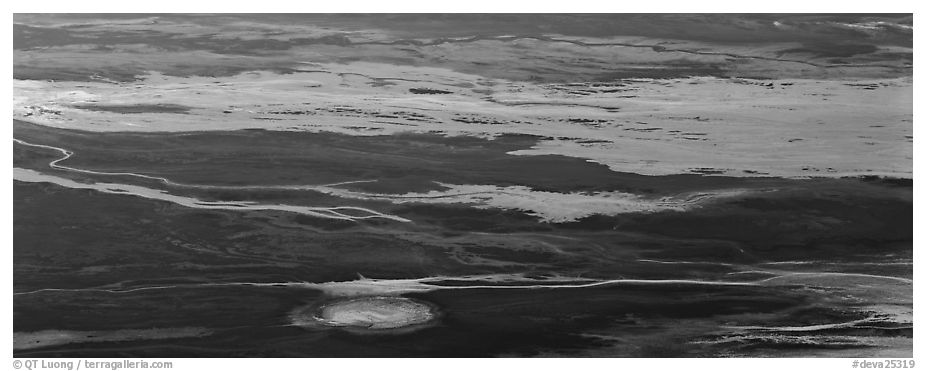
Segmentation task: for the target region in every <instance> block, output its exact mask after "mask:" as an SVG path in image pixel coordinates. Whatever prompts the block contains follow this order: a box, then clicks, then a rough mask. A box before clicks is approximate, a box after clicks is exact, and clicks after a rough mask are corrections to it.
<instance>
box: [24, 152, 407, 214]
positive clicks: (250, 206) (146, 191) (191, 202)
mask: <svg viewBox="0 0 926 371" xmlns="http://www.w3.org/2000/svg"><path fill="white" fill-rule="evenodd" d="M13 141H14V142H16V143H19V144H21V145H25V146H31V147H37V148H45V149H50V150H53V151H57V152H60V153H61V154H62V155H63V157H61V158H58V159H55V160H53V161H51V162H49V163H48V166H50V167H51V168H54V169H59V170H66V171H73V172H79V173H85V174H94V175H106V176H133V177H137V178H142V179H149V180H156V181H159V182H162V183H164V184H167V185H170V186H176V187H188V188H204V189H216V188H221V189H294V190H295V189H299V190H312V189H315V190H319V189H330V188H328V187H330V186H331V185H320V186H244V187H236V186H212V185H192V184H182V183H176V182H173V181H171V180H169V179H167V178H162V177H156V176H150V175H144V174H136V173H128V172H101V171H93V170H86V169H79V168H73V167H69V166H63V165H60V164H59V162H61V161H64V160H67V159H69V158H70V157H71V156H73V155H74V152H71V151H68V150H66V149H64V148H59V147H53V146H48V145H44V144H34V143H29V142H26V141H23V140H20V139H16V138H13ZM13 170H14V179H19V180H22V181H28V180H26V179H23V177H24V176H26V175H30V176H32V177H33V178H35V179H38V181H46V182H53V183H56V184H59V185H62V186H65V187H69V188H87V189H94V190H97V191H100V192H103V193H111V194H130V195H133V196H137V197H142V198H149V199H158V200H163V201H169V202H173V203H175V204H178V205H182V206H186V207H193V208H202V209H224V210H277V211H286V212H294V213H298V214H304V215H310V216H315V217H320V218H328V219H338V220H348V221H358V220H364V219H371V218H383V219H390V220H395V221H400V222H406V223H408V222H411V220H408V219H405V218H402V217H399V216H395V215H388V214H383V213H380V212H378V211H375V210H370V209H366V208H362V207H355V206H335V207H311V206H296V205H285V204H283V205H266V204H257V203H250V202H221V201H201V200H198V199H195V198H191V197H183V196H177V195H172V194H170V193H167V192H164V191H161V190H155V189H150V188H146V187H142V186H136V185H127V184H109V183H93V184H86V183H79V182H75V181H73V180H70V179H65V178H59V177H56V176H52V175H47V174H42V173H40V172H37V171H34V170H29V169H21V168H16V167H14V168H13ZM17 175H19V176H20V177H18V178H17ZM358 182H369V181H364V180H360V181H350V182H340V183H333V185H343V184H349V183H358ZM133 190H134V192H133ZM337 210H354V211H359V212H364V213H367V214H369V215H362V216H353V215H347V214H344V213H340V212H338V211H337Z"/></svg>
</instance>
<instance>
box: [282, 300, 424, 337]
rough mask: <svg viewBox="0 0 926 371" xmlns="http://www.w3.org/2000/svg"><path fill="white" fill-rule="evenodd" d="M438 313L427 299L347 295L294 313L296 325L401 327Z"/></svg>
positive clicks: (371, 327) (412, 325)
mask: <svg viewBox="0 0 926 371" xmlns="http://www.w3.org/2000/svg"><path fill="white" fill-rule="evenodd" d="M436 315H437V312H436V310H435V308H434V307H432V306H431V305H428V304H426V303H423V302H420V301H417V300H413V299H408V298H403V297H389V296H373V297H361V298H354V299H346V300H340V301H335V302H330V303H326V304H323V305H321V306H312V307H308V308H304V309H303V310H302V311H299V312H298V313H297V314H296V315H295V316H294V322H295V324H296V325H300V326H307V327H314V326H312V325H323V326H329V327H341V328H345V329H351V330H373V331H376V330H398V329H405V328H411V327H415V326H419V325H424V324H427V323H429V322H431V321H432V320H433V319H434V318H435V317H436Z"/></svg>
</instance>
